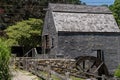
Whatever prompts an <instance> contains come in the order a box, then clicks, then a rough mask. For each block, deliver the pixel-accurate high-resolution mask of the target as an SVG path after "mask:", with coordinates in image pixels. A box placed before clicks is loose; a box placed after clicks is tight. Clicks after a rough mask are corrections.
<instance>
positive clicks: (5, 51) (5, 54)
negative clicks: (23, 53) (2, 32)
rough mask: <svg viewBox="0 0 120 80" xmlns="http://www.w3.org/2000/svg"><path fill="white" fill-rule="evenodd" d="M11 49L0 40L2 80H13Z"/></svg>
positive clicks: (0, 74) (0, 77)
mask: <svg viewBox="0 0 120 80" xmlns="http://www.w3.org/2000/svg"><path fill="white" fill-rule="evenodd" d="M9 59H10V48H9V47H8V46H7V44H6V43H5V41H4V40H2V39H0V80H11V79H10V74H9V72H10V71H9Z"/></svg>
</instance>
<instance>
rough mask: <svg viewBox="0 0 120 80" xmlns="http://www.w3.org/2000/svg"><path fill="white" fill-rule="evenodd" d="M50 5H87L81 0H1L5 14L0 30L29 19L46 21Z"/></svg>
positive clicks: (1, 17) (1, 20)
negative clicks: (47, 9) (46, 9)
mask: <svg viewBox="0 0 120 80" xmlns="http://www.w3.org/2000/svg"><path fill="white" fill-rule="evenodd" d="M48 3H67V4H68V3H70V4H85V3H82V2H81V1H80V0H0V6H1V9H3V10H4V12H5V13H3V14H2V15H1V16H0V22H1V23H0V25H1V26H2V27H0V28H1V29H5V28H6V27H7V26H9V25H12V24H14V23H15V22H18V21H21V20H27V19H28V18H40V19H44V17H45V13H46V11H45V10H44V8H47V6H48ZM6 14H7V15H6Z"/></svg>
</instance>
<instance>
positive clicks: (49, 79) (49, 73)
mask: <svg viewBox="0 0 120 80" xmlns="http://www.w3.org/2000/svg"><path fill="white" fill-rule="evenodd" d="M47 71H48V75H47V77H48V79H47V80H52V78H51V67H50V65H48V66H47Z"/></svg>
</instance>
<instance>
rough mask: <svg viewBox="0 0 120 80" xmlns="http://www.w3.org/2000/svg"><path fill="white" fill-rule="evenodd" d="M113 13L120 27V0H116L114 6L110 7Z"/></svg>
mask: <svg viewBox="0 0 120 80" xmlns="http://www.w3.org/2000/svg"><path fill="white" fill-rule="evenodd" d="M109 8H110V9H111V11H112V12H113V15H114V17H115V19H116V21H117V23H118V25H119V26H120V0H115V2H114V4H113V5H111V6H110V7H109Z"/></svg>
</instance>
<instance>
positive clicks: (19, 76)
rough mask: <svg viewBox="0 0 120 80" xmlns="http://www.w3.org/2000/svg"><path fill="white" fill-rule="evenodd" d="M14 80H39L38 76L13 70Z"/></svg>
mask: <svg viewBox="0 0 120 80" xmlns="http://www.w3.org/2000/svg"><path fill="white" fill-rule="evenodd" d="M11 72H12V80H39V79H38V77H37V76H35V75H33V74H31V73H29V72H27V71H23V70H18V69H15V70H14V69H13V70H11Z"/></svg>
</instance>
